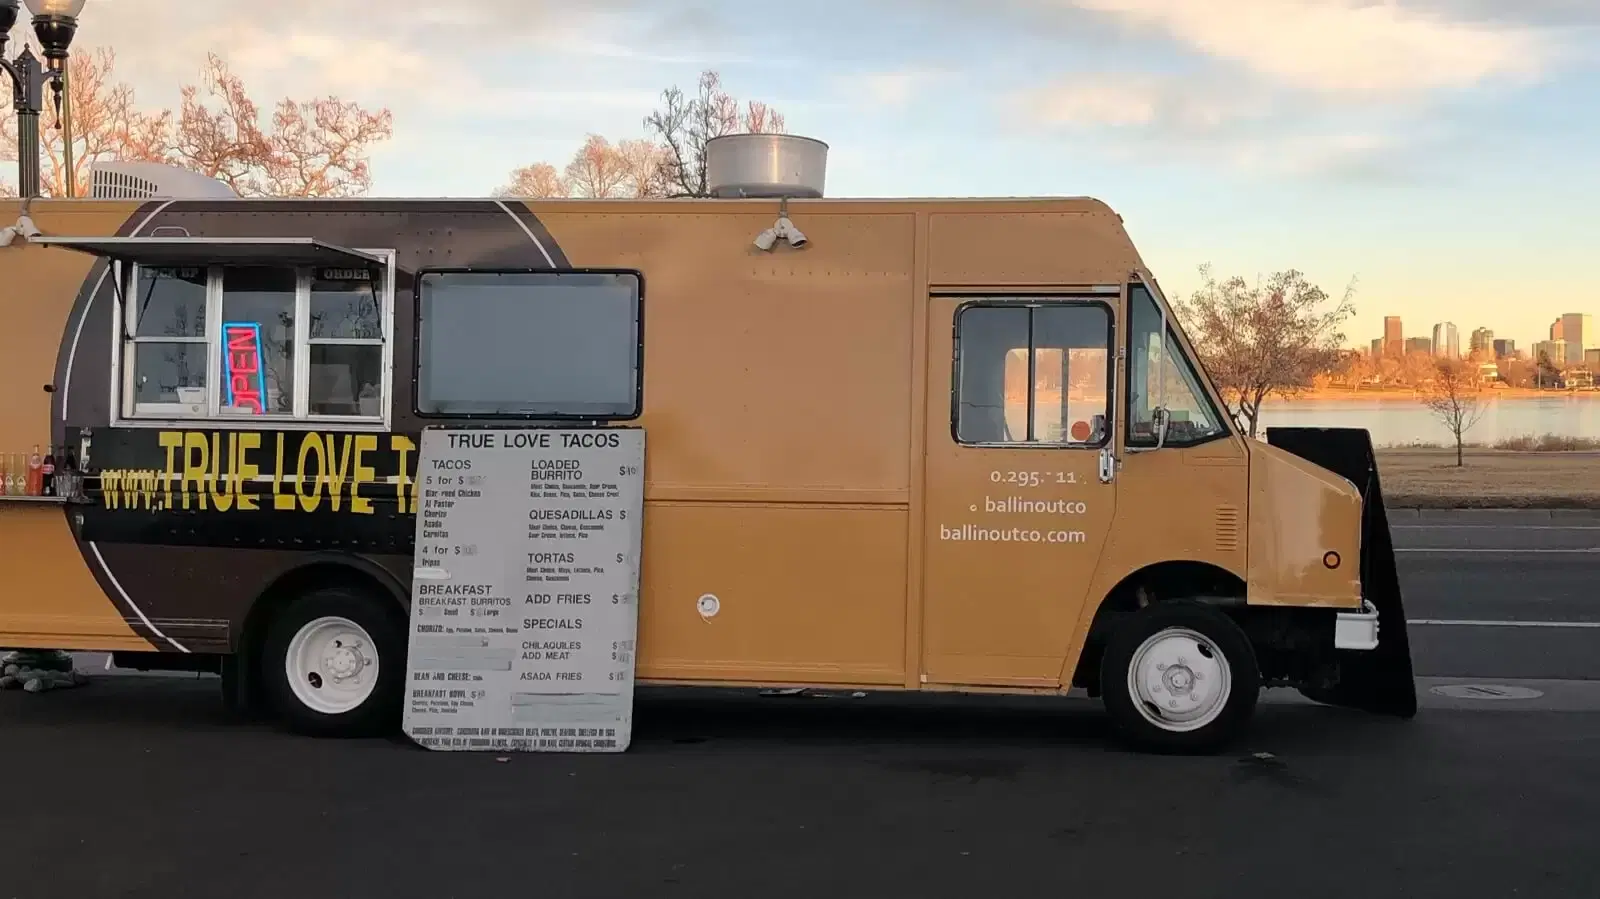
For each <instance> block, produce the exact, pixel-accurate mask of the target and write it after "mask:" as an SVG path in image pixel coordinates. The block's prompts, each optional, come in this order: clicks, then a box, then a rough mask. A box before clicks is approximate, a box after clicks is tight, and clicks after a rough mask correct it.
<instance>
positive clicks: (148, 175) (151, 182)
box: [89, 162, 239, 200]
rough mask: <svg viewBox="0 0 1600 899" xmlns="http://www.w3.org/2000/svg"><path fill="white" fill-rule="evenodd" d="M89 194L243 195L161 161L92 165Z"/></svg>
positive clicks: (106, 196)
mask: <svg viewBox="0 0 1600 899" xmlns="http://www.w3.org/2000/svg"><path fill="white" fill-rule="evenodd" d="M89 196H90V197H91V198H93V199H97V200H146V199H163V200H189V199H196V200H199V199H225V198H226V199H238V197H239V195H238V194H237V193H234V190H233V188H231V187H229V186H228V185H226V184H223V183H222V182H221V181H218V180H217V179H215V178H207V177H206V176H204V175H202V174H200V173H198V172H191V171H189V170H188V169H180V168H178V167H177V166H173V165H166V164H164V163H160V162H96V163H94V164H93V165H91V166H90V167H89Z"/></svg>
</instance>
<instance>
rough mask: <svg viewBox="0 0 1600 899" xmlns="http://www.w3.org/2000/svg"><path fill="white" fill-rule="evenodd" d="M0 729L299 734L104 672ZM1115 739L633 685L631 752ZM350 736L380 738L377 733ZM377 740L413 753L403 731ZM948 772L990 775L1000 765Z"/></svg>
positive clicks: (1269, 723) (1030, 709)
mask: <svg viewBox="0 0 1600 899" xmlns="http://www.w3.org/2000/svg"><path fill="white" fill-rule="evenodd" d="M0 726H3V727H4V729H5V730H6V731H7V735H8V742H10V743H12V744H13V745H15V744H16V743H17V742H18V741H25V740H27V739H28V738H29V735H30V734H31V735H32V736H34V737H36V738H41V739H48V740H60V739H63V738H65V739H68V740H76V739H78V738H79V737H80V736H81V738H82V739H85V740H100V739H118V738H128V737H135V736H140V735H143V736H150V737H160V738H164V739H173V738H181V737H182V736H183V735H186V734H198V733H210V734H213V735H216V734H229V735H235V736H246V735H251V736H259V737H261V738H265V739H270V740H290V741H298V740H300V739H301V738H298V737H295V736H293V735H291V734H287V733H284V732H282V731H281V730H279V729H278V728H277V727H276V726H275V725H274V724H273V723H272V722H270V721H268V720H262V719H261V718H260V717H247V716H244V715H241V714H238V713H235V712H233V711H230V710H229V709H227V708H225V707H224V706H223V704H222V700H221V691H220V682H219V681H218V680H217V679H216V678H214V677H188V676H131V677H130V676H107V677H96V678H94V679H93V680H92V681H91V682H90V684H89V685H87V686H84V687H80V688H76V689H71V690H63V691H55V692H50V693H45V694H38V695H34V694H24V693H21V692H6V693H0ZM1407 732H1408V727H1407V725H1406V724H1405V722H1401V721H1396V720H1394V719H1388V718H1383V717H1378V716H1372V715H1365V714H1361V713H1358V712H1350V711H1346V710H1340V709H1333V708H1328V707H1323V706H1312V705H1280V704H1270V703H1263V704H1262V706H1261V707H1260V708H1259V709H1258V711H1257V713H1256V718H1255V720H1254V722H1253V723H1252V726H1251V728H1250V732H1249V734H1248V736H1247V737H1246V739H1245V740H1244V741H1243V742H1242V743H1241V744H1240V745H1239V746H1238V747H1237V750H1236V751H1233V750H1230V753H1229V754H1232V755H1240V754H1246V755H1247V754H1249V753H1250V752H1253V751H1257V750H1263V751H1270V752H1278V753H1283V752H1296V751H1302V750H1308V749H1315V748H1318V747H1320V748H1322V749H1323V750H1326V749H1328V748H1329V747H1330V746H1333V745H1341V744H1342V745H1345V746H1346V747H1347V748H1348V747H1350V746H1352V745H1355V744H1361V745H1363V746H1366V745H1370V744H1371V743H1372V742H1373V741H1374V740H1377V741H1379V742H1388V741H1389V740H1390V739H1401V738H1403V736H1404V734H1406V733H1407ZM1114 737H1115V735H1114V733H1113V732H1112V730H1111V727H1110V722H1109V719H1108V718H1107V717H1106V715H1105V713H1104V711H1103V710H1102V708H1101V706H1100V703H1099V702H1098V700H1091V699H1087V698H1079V697H1076V696H1069V697H1003V696H993V695H983V696H969V695H960V694H899V693H882V694H867V695H865V696H862V695H856V694H852V693H849V692H839V693H823V694H801V695H792V696H770V695H760V694H759V692H757V691H747V690H712V689H699V688H692V689H691V688H640V690H639V691H638V694H637V695H636V698H635V719H634V730H633V742H632V746H631V747H630V750H629V751H630V752H633V753H649V754H658V753H670V754H677V753H693V752H696V751H697V747H704V748H706V749H707V750H711V749H726V748H746V749H756V748H760V747H763V746H769V747H812V748H828V747H836V748H849V750H850V751H851V752H853V753H855V754H859V755H861V756H863V757H872V756H874V755H877V754H884V753H890V754H897V753H898V752H899V751H900V750H903V749H905V748H906V747H907V746H912V745H914V746H919V747H924V748H928V749H931V750H937V749H939V748H941V747H943V748H947V749H951V750H962V749H974V748H985V747H987V748H992V749H996V750H1004V749H1008V748H1018V749H1028V748H1035V749H1037V748H1041V747H1051V748H1054V749H1056V750H1065V751H1077V752H1085V751H1087V752H1113V753H1124V752H1126V750H1125V749H1123V747H1122V746H1121V744H1119V743H1118V742H1117V741H1116V740H1115V738H1114ZM316 742H323V741H316ZM335 742H345V741H335ZM353 742H357V743H368V744H373V743H376V744H378V745H380V746H381V745H382V744H383V743H384V742H385V741H384V740H378V741H353ZM387 742H389V743H393V744H396V745H398V746H402V747H406V748H412V749H415V750H416V751H418V752H422V751H423V750H422V749H420V748H419V747H415V746H414V744H412V743H411V742H410V740H409V739H407V738H406V737H405V736H404V735H403V734H395V735H393V736H392V737H390V738H388V740H387ZM473 754H477V753H473ZM980 767H981V766H980ZM1002 767H1003V766H1002ZM935 773H936V772H935ZM947 773H949V774H951V775H952V776H962V777H966V776H980V775H981V776H1000V775H1001V774H1003V771H1002V770H1000V769H999V768H996V769H995V770H994V771H990V772H988V773H987V774H985V773H983V772H977V773H976V774H975V773H973V772H967V773H965V774H964V773H962V772H956V771H952V772H947Z"/></svg>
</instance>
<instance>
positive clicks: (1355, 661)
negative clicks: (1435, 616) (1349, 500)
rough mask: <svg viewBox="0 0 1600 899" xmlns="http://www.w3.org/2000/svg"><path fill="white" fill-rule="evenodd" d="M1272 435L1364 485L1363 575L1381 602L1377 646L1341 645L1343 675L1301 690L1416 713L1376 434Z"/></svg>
mask: <svg viewBox="0 0 1600 899" xmlns="http://www.w3.org/2000/svg"><path fill="white" fill-rule="evenodd" d="M1267 443H1269V444H1271V445H1273V446H1276V447H1278V448H1280V449H1283V450H1285V451H1287V452H1290V453H1293V454H1295V455H1296V456H1299V457H1301V458H1302V459H1305V460H1307V461H1309V462H1312V463H1315V464H1316V465H1319V466H1321V467H1323V468H1326V469H1328V470H1329V471H1332V472H1334V473H1335V474H1338V475H1340V476H1341V477H1344V478H1346V479H1348V480H1349V481H1350V482H1351V483H1352V484H1355V485H1356V489H1357V490H1360V491H1361V496H1362V499H1363V506H1364V511H1363V513H1362V518H1361V583H1362V587H1363V592H1364V593H1365V594H1366V598H1367V601H1368V602H1371V603H1372V604H1373V605H1374V606H1376V607H1377V609H1378V647H1377V648H1376V649H1373V650H1370V651H1359V650H1340V651H1337V652H1336V653H1335V655H1336V657H1337V659H1338V663H1339V682H1338V683H1337V684H1336V685H1335V686H1333V687H1331V688H1325V689H1310V688H1307V689H1304V690H1302V691H1301V692H1302V693H1304V694H1305V695H1306V696H1307V697H1308V698H1310V699H1313V700H1315V701H1317V702H1322V703H1326V704H1328V705H1334V706H1343V707H1346V708H1353V709H1360V710H1362V711H1365V712H1372V713H1375V714H1380V715H1395V716H1398V717H1401V718H1410V717H1412V716H1413V715H1415V714H1416V713H1417V684H1416V680H1415V679H1414V678H1413V675H1412V669H1411V641H1410V638H1409V635H1408V634H1407V632H1406V610H1405V605H1404V604H1403V603H1402V601H1401V598H1400V575H1399V572H1398V571H1397V570H1396V567H1395V556H1394V542H1393V539H1392V537H1391V535H1390V532H1389V515H1388V512H1387V510H1385V509H1384V506H1383V488H1382V486H1381V485H1380V484H1379V481H1378V459H1377V455H1376V454H1375V453H1374V452H1373V450H1372V436H1371V434H1370V433H1368V431H1367V430H1366V429H1365V428H1268V429H1267Z"/></svg>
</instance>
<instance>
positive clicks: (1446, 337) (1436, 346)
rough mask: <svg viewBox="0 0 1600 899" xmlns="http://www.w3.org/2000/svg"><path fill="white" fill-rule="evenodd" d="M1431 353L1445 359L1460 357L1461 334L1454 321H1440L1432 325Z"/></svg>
mask: <svg viewBox="0 0 1600 899" xmlns="http://www.w3.org/2000/svg"><path fill="white" fill-rule="evenodd" d="M1433 354H1434V355H1435V356H1443V357H1445V358H1446V359H1460V358H1461V335H1460V334H1459V333H1457V332H1456V325H1455V322H1440V323H1438V324H1437V325H1434V326H1433Z"/></svg>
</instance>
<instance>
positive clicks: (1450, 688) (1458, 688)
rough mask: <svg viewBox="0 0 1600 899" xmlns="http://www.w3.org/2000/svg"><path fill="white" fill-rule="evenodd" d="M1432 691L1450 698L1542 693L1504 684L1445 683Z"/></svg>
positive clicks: (1525, 696)
mask: <svg viewBox="0 0 1600 899" xmlns="http://www.w3.org/2000/svg"><path fill="white" fill-rule="evenodd" d="M1432 692H1434V693H1437V694H1439V695H1440V696H1448V697H1450V698H1451V699H1538V698H1539V697H1541V696H1543V695H1544V691H1543V690H1530V689H1528V688H1527V687H1508V686H1506V685H1505V684H1446V685H1445V686H1442V687H1434V688H1433V690H1432Z"/></svg>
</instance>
